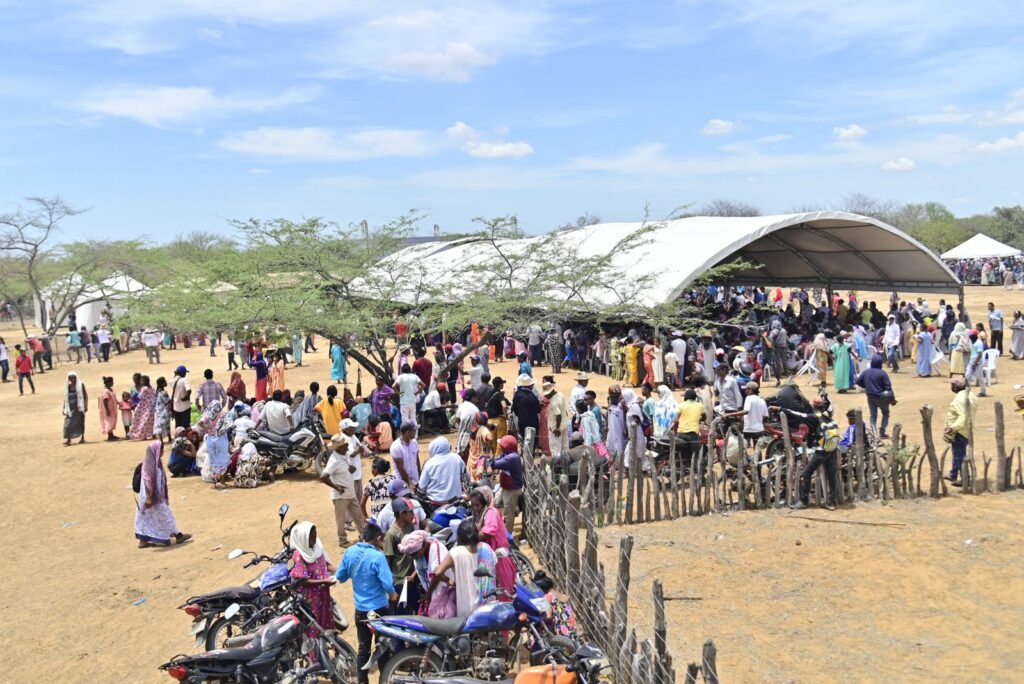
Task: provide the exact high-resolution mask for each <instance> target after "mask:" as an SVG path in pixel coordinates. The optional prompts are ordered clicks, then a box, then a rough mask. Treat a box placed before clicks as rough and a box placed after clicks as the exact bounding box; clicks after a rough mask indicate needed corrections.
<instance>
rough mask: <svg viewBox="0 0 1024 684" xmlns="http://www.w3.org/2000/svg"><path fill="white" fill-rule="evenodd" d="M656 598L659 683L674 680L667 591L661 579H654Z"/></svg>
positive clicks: (656, 644) (654, 595)
mask: <svg viewBox="0 0 1024 684" xmlns="http://www.w3.org/2000/svg"><path fill="white" fill-rule="evenodd" d="M651 593H652V594H653V599H654V652H655V654H656V655H655V668H656V671H655V681H657V682H659V684H661V683H664V684H668V683H669V682H671V681H672V680H671V679H670V678H669V672H670V671H671V669H672V662H671V660H670V656H669V655H668V628H667V627H666V623H665V592H664V588H663V587H662V585H661V580H660V579H656V580H654V587H653V589H652V591H651Z"/></svg>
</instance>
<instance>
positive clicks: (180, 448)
mask: <svg viewBox="0 0 1024 684" xmlns="http://www.w3.org/2000/svg"><path fill="white" fill-rule="evenodd" d="M170 444H171V457H170V460H169V461H168V463H167V470H169V471H170V472H171V477H182V476H185V475H194V474H195V473H196V472H197V468H196V447H195V445H194V444H192V442H191V441H189V438H188V436H187V435H186V434H185V428H183V427H179V428H175V429H174V441H172V442H171V443H170Z"/></svg>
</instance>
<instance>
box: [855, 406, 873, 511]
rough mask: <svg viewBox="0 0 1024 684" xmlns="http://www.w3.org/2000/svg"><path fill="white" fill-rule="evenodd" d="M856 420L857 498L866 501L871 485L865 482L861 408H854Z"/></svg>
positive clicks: (862, 415)
mask: <svg viewBox="0 0 1024 684" xmlns="http://www.w3.org/2000/svg"><path fill="white" fill-rule="evenodd" d="M853 413H854V422H855V423H856V426H857V427H856V430H855V432H854V435H855V436H854V441H853V453H854V457H855V459H856V467H857V498H858V499H860V500H861V501H864V500H865V499H866V498H867V496H868V494H869V492H871V485H870V484H869V483H868V482H865V479H866V474H865V469H864V414H863V412H862V411H861V410H860V409H859V408H856V409H854V410H853Z"/></svg>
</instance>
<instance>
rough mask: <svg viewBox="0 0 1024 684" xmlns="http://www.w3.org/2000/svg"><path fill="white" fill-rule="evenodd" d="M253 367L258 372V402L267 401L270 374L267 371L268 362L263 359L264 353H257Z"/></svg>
mask: <svg viewBox="0 0 1024 684" xmlns="http://www.w3.org/2000/svg"><path fill="white" fill-rule="evenodd" d="M251 365H252V368H253V370H255V371H256V401H266V400H267V379H268V377H269V375H270V372H269V371H268V370H267V362H266V359H264V358H263V352H257V353H256V360H255V361H254V362H253V363H252V364H251Z"/></svg>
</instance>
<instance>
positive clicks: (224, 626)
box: [206, 616, 242, 651]
mask: <svg viewBox="0 0 1024 684" xmlns="http://www.w3.org/2000/svg"><path fill="white" fill-rule="evenodd" d="M241 633H242V630H241V629H240V628H239V626H238V624H237V623H236V622H234V621H233V620H229V619H227V618H226V617H224V616H221V617H219V618H217V620H216V621H215V622H214V623H213V624H212V625H210V627H209V629H207V630H206V650H207V651H212V650H214V649H218V648H224V642H225V641H227V640H228V639H230V638H231V637H236V636H238V635H240V634H241Z"/></svg>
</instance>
